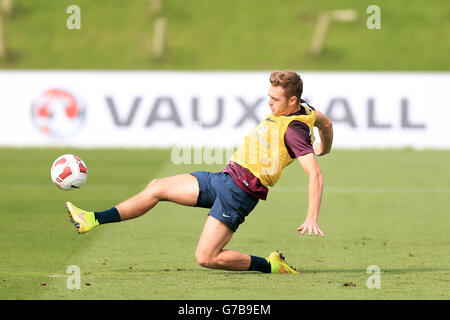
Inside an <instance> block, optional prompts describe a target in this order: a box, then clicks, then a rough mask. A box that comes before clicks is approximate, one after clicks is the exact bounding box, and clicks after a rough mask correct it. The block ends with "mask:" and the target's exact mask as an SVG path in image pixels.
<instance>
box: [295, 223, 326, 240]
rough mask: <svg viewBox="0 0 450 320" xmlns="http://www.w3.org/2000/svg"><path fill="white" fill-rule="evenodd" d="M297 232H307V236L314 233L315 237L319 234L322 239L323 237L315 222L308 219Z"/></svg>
mask: <svg viewBox="0 0 450 320" xmlns="http://www.w3.org/2000/svg"><path fill="white" fill-rule="evenodd" d="M297 231H300V232H301V233H302V234H305V232H308V235H309V236H310V235H312V233H313V232H314V234H315V235H316V236H318V235H319V234H320V235H321V236H322V237H325V235H324V233H323V232H322V230H320V229H319V226H318V225H317V222H316V221H313V220H310V219H306V221H305V222H303V224H302V225H301V226H300V227H298V229H297Z"/></svg>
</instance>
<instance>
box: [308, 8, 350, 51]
mask: <svg viewBox="0 0 450 320" xmlns="http://www.w3.org/2000/svg"><path fill="white" fill-rule="evenodd" d="M357 18H358V14H357V13H356V11H355V10H352V9H348V10H334V11H330V12H322V13H321V14H319V17H318V19H317V24H316V30H315V32H314V36H313V39H312V42H311V47H310V49H309V51H310V53H311V54H313V55H319V54H320V53H322V51H323V48H324V46H325V41H326V37H327V33H328V29H329V28H330V24H331V21H332V20H335V21H341V22H351V21H355V20H356V19H357Z"/></svg>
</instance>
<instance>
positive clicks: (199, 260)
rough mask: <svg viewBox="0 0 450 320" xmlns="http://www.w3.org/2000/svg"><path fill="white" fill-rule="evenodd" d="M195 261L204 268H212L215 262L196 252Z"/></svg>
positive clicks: (207, 256)
mask: <svg viewBox="0 0 450 320" xmlns="http://www.w3.org/2000/svg"><path fill="white" fill-rule="evenodd" d="M195 260H197V263H198V264H199V265H200V266H202V267H205V268H214V267H215V262H214V259H212V258H211V257H210V256H209V255H206V254H203V253H200V252H196V253H195Z"/></svg>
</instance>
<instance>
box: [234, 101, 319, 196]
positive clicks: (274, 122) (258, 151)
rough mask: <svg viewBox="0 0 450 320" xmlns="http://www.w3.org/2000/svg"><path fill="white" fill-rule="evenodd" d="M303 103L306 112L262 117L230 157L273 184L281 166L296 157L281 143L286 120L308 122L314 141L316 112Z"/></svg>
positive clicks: (270, 184) (265, 184)
mask: <svg viewBox="0 0 450 320" xmlns="http://www.w3.org/2000/svg"><path fill="white" fill-rule="evenodd" d="M302 107H303V108H304V109H305V110H306V114H305V115H291V116H278V117H276V116H274V115H273V114H272V113H271V114H269V115H268V116H267V117H265V119H264V120H262V121H261V122H260V123H259V124H258V126H257V127H256V128H255V130H253V131H252V132H251V133H250V134H249V135H247V136H246V137H245V139H244V143H243V144H241V146H240V147H239V148H238V149H237V150H236V151H235V152H234V154H233V156H232V157H231V161H233V162H236V163H237V164H239V165H240V166H242V167H244V168H247V169H248V170H250V172H251V173H252V174H253V175H254V176H255V177H257V178H258V179H259V180H260V181H261V183H262V184H263V185H264V186H266V187H267V186H271V187H272V186H274V185H275V183H276V182H277V181H278V179H279V178H280V175H281V171H282V170H283V168H284V167H286V166H287V165H289V164H290V163H292V162H293V161H294V160H295V159H292V158H291V157H290V156H289V152H288V150H287V148H286V145H285V143H284V135H285V133H286V130H287V128H288V126H289V124H290V123H291V122H292V121H294V120H297V121H301V122H303V123H305V124H307V125H308V127H309V130H310V131H311V143H313V142H314V131H313V127H314V122H315V121H316V113H315V112H314V110H313V109H311V108H310V107H309V106H303V105H302Z"/></svg>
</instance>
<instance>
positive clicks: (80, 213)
mask: <svg viewBox="0 0 450 320" xmlns="http://www.w3.org/2000/svg"><path fill="white" fill-rule="evenodd" d="M64 205H65V206H66V209H67V212H68V213H69V217H70V221H72V223H73V224H74V225H75V228H77V231H78V233H86V232H88V231H89V230H91V229H92V228H94V227H96V226H98V225H99V223H98V221H97V220H96V219H95V215H94V213H93V212H88V211H85V210H83V209H80V208H77V207H75V206H74V205H73V204H72V203H71V202H66V203H65V204H64Z"/></svg>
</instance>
